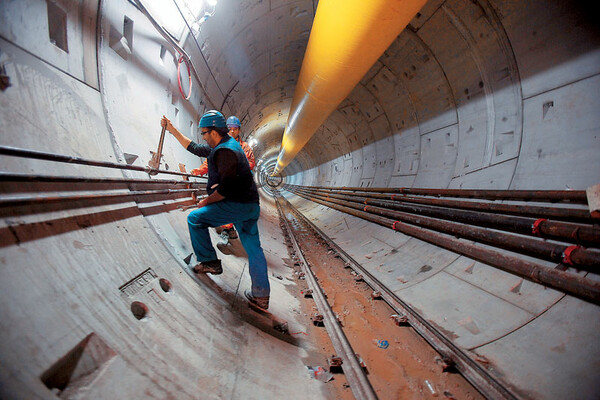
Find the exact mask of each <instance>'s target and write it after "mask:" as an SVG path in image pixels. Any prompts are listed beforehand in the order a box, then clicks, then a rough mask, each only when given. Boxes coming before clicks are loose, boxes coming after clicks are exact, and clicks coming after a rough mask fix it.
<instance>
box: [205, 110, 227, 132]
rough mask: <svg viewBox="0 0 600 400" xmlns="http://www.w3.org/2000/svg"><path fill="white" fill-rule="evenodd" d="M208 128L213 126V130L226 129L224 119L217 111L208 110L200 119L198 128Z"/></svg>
mask: <svg viewBox="0 0 600 400" xmlns="http://www.w3.org/2000/svg"><path fill="white" fill-rule="evenodd" d="M209 126H214V127H215V128H225V129H226V128H227V124H226V123H225V117H224V116H223V114H221V113H220V112H219V111H217V110H209V111H207V112H206V113H205V114H204V115H203V116H202V118H200V123H199V124H198V128H208V127H209Z"/></svg>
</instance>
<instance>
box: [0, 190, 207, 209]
mask: <svg viewBox="0 0 600 400" xmlns="http://www.w3.org/2000/svg"><path fill="white" fill-rule="evenodd" d="M197 191H198V190H197V189H176V190H173V189H165V190H145V191H132V192H126V193H101V194H97V193H94V194H78V195H59V196H19V197H0V207H17V206H25V205H36V204H49V203H62V202H66V201H90V200H104V199H117V198H124V199H129V198H134V197H138V196H159V195H165V196H169V195H182V194H190V195H191V194H192V193H196V192H197ZM182 197H183V196H182Z"/></svg>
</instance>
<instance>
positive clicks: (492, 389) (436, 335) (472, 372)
mask: <svg viewBox="0 0 600 400" xmlns="http://www.w3.org/2000/svg"><path fill="white" fill-rule="evenodd" d="M288 207H290V208H291V209H292V210H293V212H294V213H295V214H296V216H297V217H298V218H300V219H302V221H303V222H304V223H305V224H307V225H308V226H310V227H311V229H313V230H314V231H315V232H316V233H317V234H318V235H319V236H320V237H321V239H322V240H324V241H325V242H326V243H327V244H328V245H329V246H330V247H331V248H333V249H334V250H335V251H336V252H337V253H338V254H339V255H340V257H341V258H342V259H343V260H344V261H345V262H346V265H347V267H350V268H352V269H353V270H354V271H356V273H357V274H359V275H360V276H361V278H362V279H363V280H364V281H365V282H366V283H367V284H368V285H369V286H370V287H371V288H372V289H373V290H374V294H375V293H377V294H378V295H380V296H381V297H382V298H383V300H385V301H386V302H387V303H388V304H389V305H390V307H392V308H393V309H394V310H395V311H396V313H397V315H398V321H399V323H404V322H405V321H406V322H408V323H410V325H411V326H412V327H413V328H414V329H415V330H416V331H417V332H418V333H419V334H420V335H421V336H422V337H423V338H424V339H425V340H426V341H427V342H428V343H429V344H430V345H431V346H432V347H433V348H434V349H436V350H437V351H438V352H439V353H440V354H441V355H443V356H444V357H445V358H449V359H450V360H451V361H452V362H453V363H454V364H455V365H456V367H457V369H458V370H459V371H460V372H461V374H462V375H463V376H464V377H465V378H466V379H467V380H468V381H469V382H470V383H471V384H472V385H473V386H474V387H475V388H477V390H479V391H480V392H481V393H482V394H484V395H485V396H486V398H492V399H516V398H517V397H516V396H515V395H514V394H512V393H511V392H510V390H509V389H507V388H506V387H505V385H503V384H502V383H501V382H500V381H499V380H498V379H497V378H496V377H493V376H492V375H490V374H489V373H488V372H487V371H486V370H485V369H484V368H482V367H481V366H480V365H479V364H477V362H476V361H475V360H473V359H472V358H471V357H470V356H469V355H468V354H467V353H466V352H464V351H463V350H462V349H460V348H459V347H458V346H456V345H455V344H454V343H452V341H451V340H450V339H449V338H447V337H446V336H445V335H444V334H443V333H442V332H441V331H440V330H438V329H436V328H435V327H434V325H432V324H431V323H429V322H428V321H427V320H426V319H425V318H424V317H423V316H421V315H420V314H419V313H418V312H417V311H416V310H414V309H413V308H412V307H411V306H410V305H409V304H407V303H405V302H403V301H402V299H400V298H399V297H398V296H397V295H396V294H395V293H394V292H393V291H391V290H389V289H388V288H387V287H386V286H385V285H384V284H383V283H382V282H380V281H379V280H378V279H377V278H376V277H375V276H374V275H372V274H371V273H370V272H369V271H368V270H367V269H366V268H364V267H362V266H361V265H360V264H359V263H358V262H357V261H356V260H355V259H354V258H352V257H351V256H350V255H349V254H348V253H346V252H345V251H344V250H343V249H342V248H341V247H340V246H338V245H337V244H336V243H335V242H334V241H333V240H331V239H330V238H329V237H328V236H327V235H326V234H325V233H324V232H323V231H322V230H320V229H319V228H318V227H317V226H316V225H315V224H313V223H312V222H311V221H310V220H309V219H307V218H306V217H305V216H304V215H303V214H302V213H301V212H299V211H298V210H297V209H295V208H294V206H293V205H291V204H289V202H288Z"/></svg>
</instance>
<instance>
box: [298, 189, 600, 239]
mask: <svg viewBox="0 0 600 400" xmlns="http://www.w3.org/2000/svg"><path fill="white" fill-rule="evenodd" d="M297 190H298V191H302V192H303V193H311V194H319V193H320V194H321V195H324V196H325V197H327V198H336V199H340V200H347V201H350V202H354V203H360V204H365V205H373V206H377V207H382V208H387V209H392V210H398V211H403V212H407V213H411V214H418V215H427V216H430V217H436V218H442V219H446V220H451V221H455V222H462V223H465V224H471V225H478V226H483V227H487V228H494V229H501V230H506V231H510V232H515V233H520V234H525V235H535V236H540V237H545V238H549V239H557V240H561V241H566V242H572V243H578V244H584V245H588V246H593V247H599V246H600V228H598V227H595V226H592V225H584V224H574V223H567V222H559V221H548V220H546V219H539V218H526V217H519V216H510V215H496V214H488V213H484V212H477V211H468V210H456V209H447V208H442V207H436V206H428V205H416V206H415V205H410V204H399V203H396V202H393V201H387V200H377V199H369V198H366V197H360V196H356V195H343V194H337V193H327V194H324V193H325V192H321V191H316V190H314V191H310V190H308V189H297Z"/></svg>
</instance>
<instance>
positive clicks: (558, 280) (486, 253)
mask: <svg viewBox="0 0 600 400" xmlns="http://www.w3.org/2000/svg"><path fill="white" fill-rule="evenodd" d="M292 193H293V191H292ZM296 194H297V193H296ZM297 195H299V196H301V197H303V198H306V199H308V200H311V201H314V202H316V203H318V204H322V205H324V206H327V207H330V208H333V209H336V210H338V211H342V212H344V213H347V214H350V215H354V216H356V217H359V218H362V219H365V220H368V221H371V222H374V223H377V224H379V225H382V226H385V227H387V228H391V229H393V230H397V231H400V232H402V233H404V234H407V235H409V236H413V237H416V238H418V239H421V240H423V241H426V242H428V243H432V244H434V245H437V246H440V247H443V248H445V249H447V250H450V251H453V252H455V253H458V254H462V255H465V256H467V257H470V258H472V259H474V260H477V261H481V262H484V263H486V264H487V265H490V266H493V267H496V268H498V269H501V270H503V271H506V272H509V273H512V274H515V275H518V276H520V277H522V278H524V279H527V280H530V281H532V282H535V283H540V284H542V285H544V286H547V287H550V288H553V289H556V290H559V291H562V292H563V293H567V294H570V295H573V296H575V297H578V298H580V299H583V300H586V301H590V302H592V303H594V304H600V282H598V281H594V280H591V279H585V278H584V277H582V276H579V275H576V274H573V273H569V272H566V271H561V270H558V269H553V268H548V267H545V266H543V265H541V264H538V263H534V262H530V261H526V260H523V259H520V258H517V257H515V256H511V255H507V254H502V253H500V252H498V251H495V250H491V249H488V248H485V247H481V246H478V245H475V244H471V243H468V242H465V241H463V240H460V239H456V238H454V237H453V236H448V235H443V234H440V233H437V232H435V231H433V230H430V229H425V228H421V227H417V226H412V225H409V224H406V223H402V222H398V221H397V220H395V219H390V218H386V217H382V216H379V215H374V214H372V213H368V212H365V211H362V210H361V211H359V210H357V209H355V208H351V207H346V206H343V205H339V204H335V203H332V202H330V201H324V200H321V199H317V198H314V197H308V196H306V195H304V194H297Z"/></svg>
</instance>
